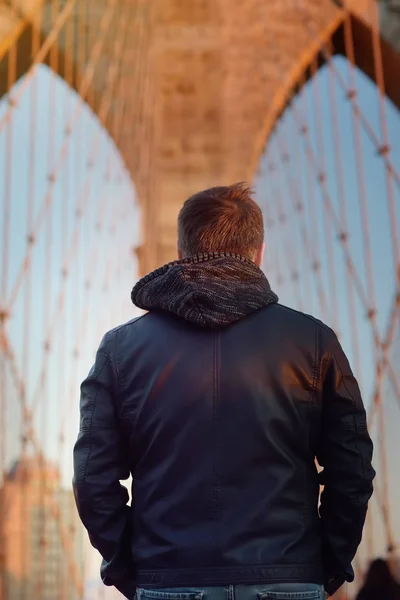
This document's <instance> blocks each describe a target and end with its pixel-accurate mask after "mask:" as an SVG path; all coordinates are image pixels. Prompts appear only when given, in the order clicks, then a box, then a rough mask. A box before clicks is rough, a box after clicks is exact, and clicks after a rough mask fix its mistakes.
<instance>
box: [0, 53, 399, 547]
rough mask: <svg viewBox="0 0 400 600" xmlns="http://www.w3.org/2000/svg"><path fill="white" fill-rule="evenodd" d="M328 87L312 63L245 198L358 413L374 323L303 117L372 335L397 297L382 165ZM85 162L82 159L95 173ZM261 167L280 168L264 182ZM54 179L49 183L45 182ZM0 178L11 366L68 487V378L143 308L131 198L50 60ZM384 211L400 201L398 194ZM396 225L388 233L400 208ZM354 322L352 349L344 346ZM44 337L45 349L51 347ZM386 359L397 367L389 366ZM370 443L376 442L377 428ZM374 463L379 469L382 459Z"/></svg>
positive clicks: (10, 132) (2, 106)
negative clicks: (320, 331) (329, 329)
mask: <svg viewBox="0 0 400 600" xmlns="http://www.w3.org/2000/svg"><path fill="white" fill-rule="evenodd" d="M335 66H336V68H337V69H338V70H339V71H340V73H342V74H343V76H344V77H345V78H346V79H347V77H348V68H347V64H346V62H345V60H344V59H341V58H335ZM331 77H332V75H330V74H329V71H328V69H326V68H323V69H322V70H321V71H320V72H319V73H318V75H317V76H316V78H315V81H314V83H309V84H307V85H306V87H305V88H304V90H303V92H302V94H301V96H300V98H297V99H296V100H295V102H294V108H295V111H296V113H298V115H299V118H298V121H297V120H296V119H295V118H294V114H295V113H294V110H293V107H292V108H291V109H289V110H288V111H287V112H286V113H285V114H284V116H283V118H282V120H281V121H280V123H279V124H278V126H277V127H276V129H275V131H274V133H273V135H272V137H271V139H270V140H269V143H268V145H267V148H266V154H265V156H264V157H262V158H261V161H260V168H259V172H258V174H257V176H256V178H255V188H256V197H257V200H258V201H259V203H260V205H261V206H262V208H263V211H264V216H265V221H266V224H267V227H266V260H265V264H264V270H265V272H266V274H267V276H268V278H269V279H270V282H271V285H272V287H273V289H274V290H275V291H276V292H277V293H278V295H279V296H280V299H281V301H282V302H283V303H285V304H287V305H289V306H291V307H293V308H297V309H301V310H304V311H305V312H307V313H311V314H314V315H316V316H317V317H319V318H321V319H322V320H324V321H325V322H327V323H328V324H329V325H331V326H333V327H334V328H335V330H336V331H337V332H338V333H339V334H340V339H341V343H342V345H343V347H344V349H345V351H346V353H347V354H348V356H349V358H350V362H351V364H352V366H353V368H354V370H355V373H356V376H357V378H358V379H359V382H360V387H361V389H362V392H363V395H364V398H365V403H366V405H367V407H370V405H371V396H372V391H373V388H374V381H375V369H374V364H375V362H374V353H373V343H372V336H371V328H370V325H369V323H368V319H367V318H366V314H365V309H364V307H363V306H362V303H361V302H360V301H359V299H358V298H357V294H355V308H356V318H355V320H354V319H352V317H351V314H350V312H349V303H348V298H349V285H348V280H347V279H346V269H345V267H344V264H345V263H344V260H343V250H342V248H341V245H340V242H339V241H338V231H337V230H335V228H334V227H332V219H329V215H328V219H327V221H326V222H325V221H324V218H325V217H326V215H327V208H326V202H324V197H323V195H322V193H321V186H320V184H319V183H318V181H317V177H316V168H315V166H313V164H311V162H310V160H309V159H308V158H307V146H306V144H305V142H304V139H302V137H301V136H300V135H299V133H298V128H299V123H302V122H303V121H304V120H305V121H306V122H307V124H308V128H309V131H308V134H307V135H308V139H309V140H310V144H311V147H312V149H313V152H314V154H315V156H316V157H317V159H316V160H317V163H319V165H320V167H321V168H323V170H324V171H325V172H326V174H327V183H326V189H327V190H328V194H329V197H330V200H331V202H332V206H333V208H334V210H335V211H336V212H339V207H340V188H339V186H338V173H339V172H340V173H341V174H342V176H343V180H344V190H345V205H346V211H347V218H348V227H347V230H348V233H349V250H350V254H351V257H352V259H353V260H354V264H355V267H356V271H357V273H358V274H359V277H360V280H361V282H362V286H363V289H364V291H365V293H366V295H367V297H368V298H369V301H370V303H371V306H372V304H375V307H376V310H377V326H378V329H379V331H380V332H381V333H382V332H383V331H384V329H385V325H386V321H387V316H388V312H389V309H390V306H391V302H392V300H393V295H394V293H395V265H394V260H393V250H392V242H391V237H390V224H391V223H390V217H389V211H388V202H387V189H386V180H385V168H384V163H383V160H382V158H381V157H380V156H378V154H377V152H376V148H375V147H374V145H373V144H372V143H371V142H370V140H369V139H368V136H367V135H366V134H365V131H364V129H363V127H362V126H361V127H360V148H361V156H362V161H361V162H359V163H358V166H357V160H356V153H355V141H354V119H353V113H352V109H351V105H350V103H349V101H348V99H346V96H345V94H344V92H343V91H342V90H341V89H340V88H339V86H338V85H337V84H336V83H334V84H333V88H332V87H330V86H331V84H332V79H331ZM356 85H357V91H358V96H357V101H358V102H359V105H360V108H361V111H362V112H363V114H365V115H367V117H368V121H369V123H370V124H371V126H372V129H373V130H374V131H376V132H377V133H378V136H380V123H379V103H378V94H377V91H376V87H375V86H374V84H372V83H371V82H370V81H369V80H368V79H367V78H366V77H365V76H364V75H363V74H361V73H359V72H357V73H356ZM16 87H17V88H18V84H17V86H16ZM332 89H333V91H334V95H332ZM15 91H16V90H15V89H14V90H13V92H12V93H15ZM333 98H336V102H337V107H338V112H337V115H338V126H337V128H336V132H337V134H338V138H339V143H340V156H341V165H340V168H339V170H338V169H337V165H336V163H335V152H334V123H333V120H332V115H333V112H332V99H333ZM266 102H267V101H266ZM385 109H386V113H387V125H388V131H389V137H390V145H391V160H392V162H393V164H394V165H395V166H396V167H397V169H398V170H399V171H400V117H399V113H398V111H397V109H395V108H394V107H393V106H392V105H391V104H390V102H389V101H385ZM7 110H8V104H7V102H6V99H3V100H2V101H0V123H1V119H2V117H3V116H4V115H5V113H6V111H7ZM319 110H320V114H318V111H319ZM71 122H73V123H74V126H73V129H72V135H71V136H70V138H69V139H66V135H65V128H66V125H67V124H68V123H71ZM318 135H319V136H320V138H318ZM320 139H322V140H323V143H322V144H321V143H320ZM282 147H285V148H286V149H287V152H288V155H289V161H288V163H287V165H286V166H282V164H281V161H280V159H279V156H280V155H281V154H282ZM89 158H91V159H92V162H93V166H91V167H90V166H88V159H89ZM271 162H272V163H273V164H274V165H275V168H274V171H273V172H272V173H271V172H270V169H269V165H270V163H271ZM361 163H362V164H361ZM54 173H55V181H54V183H53V182H52V180H51V178H49V174H54ZM360 173H361V177H360V180H358V175H359V174H360ZM0 174H1V176H0V207H1V210H0V232H1V233H0V260H1V262H0V264H1V265H2V268H1V273H0V305H4V306H8V305H9V300H10V298H12V297H13V292H15V291H17V293H16V294H15V300H14V302H13V304H12V306H11V308H10V315H9V319H8V322H7V332H8V337H9V340H10V342H11V346H12V348H13V352H14V354H15V363H16V366H17V370H18V371H19V372H20V373H23V374H24V375H23V381H24V385H25V389H26V396H27V399H28V400H27V402H28V404H29V406H31V407H33V412H34V425H35V430H36V438H37V440H38V443H39V444H40V446H41V448H42V449H43V450H44V451H45V453H46V455H47V456H48V457H49V458H50V459H51V460H53V461H55V462H57V463H58V464H59V465H60V467H61V471H62V480H63V484H64V485H69V482H70V479H71V473H72V471H71V447H72V444H73V442H74V440H75V438H76V435H77V428H78V419H79V416H78V400H79V383H80V381H81V380H82V379H83V378H84V376H85V375H86V373H87V371H88V370H89V368H90V366H91V363H92V362H93V359H94V353H95V350H96V348H97V346H98V344H99V342H100V340H101V337H102V335H103V334H104V332H105V331H107V330H108V329H110V328H111V327H113V326H115V325H117V324H119V323H121V322H124V321H125V320H128V319H130V318H132V317H133V316H135V315H137V314H138V311H137V310H135V309H134V307H133V306H132V304H131V302H130V290H131V288H132V286H133V285H134V283H135V281H136V279H137V263H136V259H135V256H134V253H133V252H132V249H133V248H134V247H135V246H137V245H138V244H139V242H140V199H138V198H137V197H136V191H135V185H134V182H132V181H131V179H130V176H129V173H128V172H127V170H126V168H125V166H124V164H123V162H122V160H121V157H120V156H119V153H118V150H117V148H116V147H115V145H114V143H113V142H112V140H111V139H110V138H109V136H108V134H107V132H106V131H104V129H103V128H102V127H101V126H100V124H99V122H98V121H97V118H96V117H95V116H94V115H93V114H92V113H91V111H90V109H89V108H88V107H86V106H81V105H80V103H79V99H78V98H77V96H76V94H75V93H74V92H73V91H71V90H70V89H69V88H68V86H67V85H66V84H65V83H64V82H63V81H62V80H61V79H59V78H58V77H57V76H55V75H53V74H52V73H51V72H50V70H49V69H48V68H47V67H45V66H40V67H38V68H37V69H36V73H35V75H34V77H33V80H32V82H31V83H30V85H29V86H28V88H27V91H26V92H25V93H24V95H23V96H22V98H21V101H20V102H19V104H18V106H17V107H16V108H15V109H14V111H13V116H12V119H11V121H10V123H9V125H8V126H6V127H5V128H3V129H2V130H1V131H0ZM360 181H361V187H360ZM223 183H230V182H223ZM363 193H364V194H365V202H366V209H367V215H368V218H367V223H368V229H369V230H370V249H371V255H372V264H373V282H374V285H373V287H372V289H371V287H370V285H369V283H368V281H367V272H366V269H365V256H366V253H365V247H364V246H363V235H362V231H363V227H362V213H361V211H360V198H362V196H363ZM7 197H8V198H10V224H9V229H8V232H9V237H8V240H7V235H5V233H6V229H4V214H5V211H4V208H3V207H5V206H6V205H5V202H6V198H7ZM294 198H296V199H297V200H298V199H301V200H302V202H303V204H304V218H302V217H300V216H299V215H298V213H296V212H295V211H294V210H293V199H294ZM46 199H47V203H48V208H47V210H46V211H45V212H44V213H43V214H44V215H45V217H44V218H43V219H42V218H41V216H40V215H41V214H42V213H41V207H42V206H43V203H44V201H45V200H46ZM183 200H184V199H183V198H182V201H183ZM395 201H396V203H397V205H398V204H399V190H398V189H396V190H395ZM30 211H31V216H29V215H30ZM281 213H284V214H285V215H286V221H285V223H283V224H282V223H279V215H281ZM77 214H78V215H79V216H77ZM303 223H304V224H305V227H306V231H307V235H308V237H309V240H310V245H311V246H312V249H313V252H314V254H315V255H316V256H318V259H319V261H320V262H321V271H320V273H321V275H320V277H321V282H322V286H323V288H324V290H325V294H326V298H327V305H328V310H326V311H324V310H322V309H321V306H320V304H319V302H318V295H317V290H316V286H315V276H314V275H313V273H312V269H311V268H310V262H311V261H310V259H309V257H308V255H307V253H306V251H305V249H304V245H303V243H302V241H301V227H302V224H303ZM394 224H395V228H396V229H397V231H399V229H400V227H399V225H400V222H399V214H398V213H397V216H396V220H395V223H394ZM32 229H34V230H35V236H36V237H35V240H36V241H35V244H34V246H33V251H32V254H31V256H32V260H31V263H30V265H29V268H28V269H27V271H26V273H25V274H24V276H23V277H22V279H21V281H22V284H21V285H20V286H19V287H18V288H16V284H15V282H16V281H17V278H18V273H19V272H20V269H21V264H22V263H23V260H24V257H25V255H26V251H27V244H26V239H27V234H28V233H29V232H31V231H32ZM364 229H365V228H364ZM329 252H332V257H333V258H332V264H333V270H334V273H333V276H332V277H330V276H329V268H328V265H329V264H330V263H329V260H328V253H329ZM5 266H6V267H7V268H6V269H5V268H4V267H5ZM64 267H66V268H67V272H68V277H67V278H65V273H66V271H65V268H64ZM294 269H296V270H297V271H298V273H299V279H298V281H297V282H293V281H292V280H291V278H290V273H291V272H292V271H293V270H294ZM63 273H64V275H63ZM373 288H375V299H374V292H373ZM333 290H335V293H336V296H335V294H333ZM335 298H336V303H335V301H334V300H335ZM335 307H336V310H335ZM354 325H355V326H356V327H355V328H356V330H357V336H356V344H354V339H353V338H352V330H353V329H354V327H353V326H354ZM46 340H47V341H48V342H50V344H47V346H46V344H45V343H46ZM46 348H47V349H46ZM356 348H358V352H357V351H356ZM399 350H400V348H399ZM77 351H78V352H77ZM397 352H398V351H397ZM357 354H358V357H357ZM394 354H395V353H394ZM394 354H393V357H394V358H393V360H394V365H396V364H397V365H398V364H399V362H398V358H396V357H395V356H394ZM396 361H397V362H396ZM43 364H45V365H46V369H45V370H43ZM5 371H6V376H5V389H6V407H5V409H6V410H5V414H6V418H5V429H6V436H5V439H6V452H5V458H3V459H2V460H3V461H4V463H5V464H7V465H9V464H10V461H11V460H12V459H13V458H14V457H15V455H16V454H17V453H18V452H19V451H20V448H21V438H20V434H21V427H20V423H21V404H20V401H19V395H18V394H17V393H16V389H15V384H14V381H13V372H12V370H11V369H10V367H9V365H8V364H7V366H6V368H5ZM397 372H398V368H397ZM383 388H384V405H385V415H386V419H385V422H386V426H387V437H388V447H389V454H390V458H391V460H390V468H391V470H390V475H391V476H390V484H391V490H390V498H391V503H392V505H393V506H394V505H395V504H397V505H398V504H399V503H400V474H399V470H398V469H397V470H396V469H393V468H392V464H393V457H394V456H395V455H396V454H398V453H399V452H400V445H399V441H398V435H396V428H397V431H398V426H399V423H400V410H399V405H397V404H396V400H395V399H394V394H393V391H392V390H391V387H390V384H389V383H388V382H387V380H385V381H384V385H383ZM3 409H4V406H3ZM3 426H4V422H3ZM373 433H374V436H375V438H376V435H375V430H374V432H373ZM61 439H63V441H60V440H61ZM3 443H4V442H3ZM376 460H379V451H378V452H377V457H376ZM375 513H377V511H376V509H375ZM375 513H374V524H375V523H376V524H375V529H376V540H377V542H376V545H377V548H376V551H377V552H382V551H383V547H384V541H383V536H382V532H383V528H382V524H381V517H380V515H379V514H375ZM393 513H396V514H394V515H393V516H394V518H395V519H397V520H396V521H395V528H396V530H397V536H398V537H400V518H399V513H398V511H393ZM398 541H400V540H398Z"/></svg>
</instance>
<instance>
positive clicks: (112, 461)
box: [73, 333, 135, 598]
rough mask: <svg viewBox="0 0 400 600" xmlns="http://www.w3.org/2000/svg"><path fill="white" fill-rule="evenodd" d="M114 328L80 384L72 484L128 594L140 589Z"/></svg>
mask: <svg viewBox="0 0 400 600" xmlns="http://www.w3.org/2000/svg"><path fill="white" fill-rule="evenodd" d="M111 335H112V334H110V333H108V334H106V335H105V336H104V338H103V340H102V342H101V344H100V347H99V349H98V351H97V355H96V360H95V364H94V366H93V367H92V369H91V370H90V372H89V375H88V377H87V378H86V379H85V380H84V382H83V383H82V385H81V399H80V429H79V435H78V439H77V442H76V444H75V447H74V478H73V489H74V495H75V501H76V505H77V508H78V512H79V516H80V518H81V520H82V522H83V524H84V526H85V527H86V529H87V531H88V533H89V538H90V542H91V544H92V546H94V548H96V549H97V550H98V551H99V552H100V554H101V555H102V557H103V563H102V569H101V572H102V577H103V581H104V583H105V584H106V585H115V587H117V589H119V590H120V591H121V593H123V594H124V595H125V596H126V597H130V598H133V596H134V593H135V588H134V582H133V581H132V574H131V572H132V566H131V565H130V564H129V562H130V561H129V557H130V542H131V539H130V538H131V533H130V510H131V509H130V506H129V505H128V504H127V502H128V500H129V494H128V491H127V489H126V488H125V487H123V486H122V485H121V484H120V480H121V479H127V478H128V477H129V475H130V470H129V465H128V462H127V459H126V453H124V450H123V441H122V437H121V433H120V428H119V424H118V418H117V414H116V409H115V392H116V385H115V382H114V376H113V369H112V364H111V358H110V351H109V343H110V337H111Z"/></svg>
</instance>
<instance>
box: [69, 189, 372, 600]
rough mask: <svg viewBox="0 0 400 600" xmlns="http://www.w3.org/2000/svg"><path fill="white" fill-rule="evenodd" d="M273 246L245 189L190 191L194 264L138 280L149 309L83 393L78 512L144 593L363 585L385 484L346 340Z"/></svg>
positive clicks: (112, 570) (299, 590) (249, 593)
mask: <svg viewBox="0 0 400 600" xmlns="http://www.w3.org/2000/svg"><path fill="white" fill-rule="evenodd" d="M263 251H264V230H263V219H262V214H261V211H260V208H259V207H258V205H257V204H256V203H255V202H254V200H253V199H252V197H251V192H250V190H249V189H248V188H246V187H245V186H244V185H243V184H237V185H233V186H231V187H218V188H213V189H210V190H206V191H203V192H200V193H198V194H196V195H194V196H192V197H191V198H189V199H188V200H187V201H186V202H185V204H184V206H183V208H182V209H181V212H180V214H179V218H178V255H179V260H177V261H175V262H173V263H170V264H168V265H165V266H164V267H161V268H159V269H157V270H156V271H154V272H153V273H150V274H149V275H147V276H146V277H144V278H143V279H142V280H141V281H139V282H138V283H137V284H136V285H135V287H134V288H133V291H132V301H133V303H134V304H135V305H136V306H138V307H140V308H142V309H145V310H146V311H149V312H147V313H146V314H144V315H143V316H141V317H139V318H138V319H134V320H133V321H131V322H129V323H126V324H125V325H122V326H121V327H118V328H116V329H114V330H113V331H111V332H109V333H108V334H106V335H105V337H104V339H103V341H102V343H101V345H100V348H99V350H98V353H97V357H96V362H95V365H94V367H93V368H92V370H91V371H90V373H89V376H88V378H87V379H86V380H85V381H84V382H83V384H82V388H81V390H82V395H81V426H80V433H79V437H78V441H77V443H76V446H75V451H74V459H75V466H74V468H75V478H74V489H75V496H76V502H77V506H78V509H79V513H80V516H81V519H82V521H83V523H84V525H85V526H86V528H87V529H88V532H89V536H90V540H91V542H92V544H93V546H94V547H95V548H97V549H98V551H99V552H100V554H101V555H102V556H103V559H104V560H103V563H102V577H103V581H104V583H105V584H106V585H114V586H115V587H117V588H118V589H119V590H120V591H121V592H122V593H123V594H124V595H125V596H126V597H127V598H134V596H135V593H136V594H137V598H138V599H139V600H141V599H142V598H143V599H150V600H151V599H152V600H166V599H167V600H200V599H201V598H203V597H204V599H205V600H223V599H229V600H233V597H234V596H235V598H236V599H237V600H256V599H257V600H258V599H259V598H261V599H264V598H265V599H266V598H275V599H277V598H279V599H280V600H285V599H288V598H291V599H293V600H294V599H297V598H302V599H303V600H307V599H311V598H313V599H319V598H320V599H322V598H324V597H325V591H324V587H325V590H326V591H327V592H328V594H332V593H334V592H335V590H336V589H338V588H339V587H340V586H341V585H342V584H343V583H344V581H346V580H347V581H351V580H352V578H353V572H352V569H351V561H352V559H353V557H354V554H355V552H356V549H357V547H358V545H359V543H360V540H361V534H362V529H363V525H364V520H365V516H366V511H367V504H368V500H369V498H370V496H371V493H372V480H373V478H374V470H373V468H372V466H371V457H372V443H371V440H370V437H369V435H368V432H367V426H366V415H365V410H364V407H363V403H362V400H361V397H360V392H359V388H358V385H357V382H356V380H355V379H354V377H353V374H352V372H351V370H350V366H349V364H348V361H347V359H346V357H345V355H344V353H343V350H342V348H341V346H340V344H339V342H338V340H337V338H336V336H335V334H334V333H333V331H332V330H331V329H329V327H327V326H326V325H324V324H323V323H321V322H320V321H318V320H317V319H314V318H313V317H310V316H308V315H305V314H302V313H299V312H297V311H295V310H292V309H289V308H286V307H284V306H282V305H280V304H278V298H277V296H276V295H275V294H274V293H273V292H272V290H271V288H270V286H269V283H268V281H267V279H266V277H265V275H264V274H263V272H262V271H261V269H260V267H261V264H262V259H263ZM315 458H317V459H318V462H319V464H320V465H321V466H322V467H324V469H323V471H322V476H321V477H318V473H317V470H316V466H315ZM130 475H132V478H133V483H132V502H131V506H129V505H128V504H127V502H128V494H127V491H126V489H125V488H124V487H122V486H121V485H120V483H119V481H120V480H122V479H127V478H128V477H129V476H130ZM320 483H322V484H323V485H324V492H323V494H322V501H321V506H320V510H319V511H318V496H319V484H320Z"/></svg>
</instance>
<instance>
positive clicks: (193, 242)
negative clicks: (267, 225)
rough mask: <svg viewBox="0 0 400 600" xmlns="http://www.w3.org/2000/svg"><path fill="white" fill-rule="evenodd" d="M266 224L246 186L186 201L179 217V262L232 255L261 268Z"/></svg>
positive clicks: (213, 191)
mask: <svg viewBox="0 0 400 600" xmlns="http://www.w3.org/2000/svg"><path fill="white" fill-rule="evenodd" d="M263 251H264V224H263V217H262V213H261V209H260V207H259V206H258V204H257V203H256V202H255V201H254V200H253V198H252V190H251V189H250V188H249V187H247V186H246V185H245V184H244V183H236V184H234V185H231V186H228V187H214V188H210V189H209V190H204V191H203V192H198V193H197V194H194V195H193V196H191V197H190V198H188V199H187V200H186V202H185V203H184V205H183V206H182V208H181V211H180V213H179V216H178V254H179V257H180V258H185V257H187V256H192V255H195V254H201V253H206V252H233V253H235V254H240V255H242V256H245V257H247V258H250V260H253V261H254V262H255V263H256V264H257V265H258V266H261V263H262V258H263Z"/></svg>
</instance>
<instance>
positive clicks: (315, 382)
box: [310, 329, 319, 402]
mask: <svg viewBox="0 0 400 600" xmlns="http://www.w3.org/2000/svg"><path fill="white" fill-rule="evenodd" d="M318 341H319V329H316V330H315V343H314V346H315V348H314V369H313V380H312V388H311V393H310V402H313V400H315V397H316V393H317V385H318V370H319V369H318V348H319V344H318Z"/></svg>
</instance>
